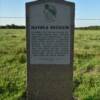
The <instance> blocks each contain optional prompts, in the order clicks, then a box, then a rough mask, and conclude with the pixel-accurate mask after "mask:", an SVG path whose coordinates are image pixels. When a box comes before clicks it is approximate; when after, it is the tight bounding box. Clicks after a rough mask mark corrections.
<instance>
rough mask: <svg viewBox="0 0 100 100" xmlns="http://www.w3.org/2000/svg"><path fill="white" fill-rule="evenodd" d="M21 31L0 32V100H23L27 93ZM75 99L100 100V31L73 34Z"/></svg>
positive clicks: (23, 35) (23, 34)
mask: <svg viewBox="0 0 100 100" xmlns="http://www.w3.org/2000/svg"><path fill="white" fill-rule="evenodd" d="M25 36H26V34H25V30H23V29H17V30H16V29H0V100H22V97H24V96H25V91H26V43H25V41H26V38H25ZM74 52H75V54H74V89H73V93H74V97H75V98H77V99H78V100H100V30H97V31H96V30H86V31H85V30H76V31H75V49H74Z"/></svg>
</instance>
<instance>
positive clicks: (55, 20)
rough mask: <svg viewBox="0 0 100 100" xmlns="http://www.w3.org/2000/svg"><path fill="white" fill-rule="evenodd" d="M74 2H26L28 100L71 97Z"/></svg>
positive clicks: (66, 99)
mask: <svg viewBox="0 0 100 100" xmlns="http://www.w3.org/2000/svg"><path fill="white" fill-rule="evenodd" d="M74 10H75V5H74V3H72V2H68V1H64V0H38V1H33V2H29V3H26V31H27V35H26V37H27V100H72V99H73V95H72V90H73V47H74V46H73V44H74V12H75V11H74Z"/></svg>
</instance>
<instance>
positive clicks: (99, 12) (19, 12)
mask: <svg viewBox="0 0 100 100" xmlns="http://www.w3.org/2000/svg"><path fill="white" fill-rule="evenodd" d="M29 1H34V0H0V25H5V24H17V25H25V2H29ZM68 1H73V2H75V4H76V15H75V19H76V21H75V23H76V26H89V25H100V20H80V19H100V0H68ZM3 17H4V18H3ZM6 17H22V18H19V19H18V18H6Z"/></svg>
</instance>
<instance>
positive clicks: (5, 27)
mask: <svg viewBox="0 0 100 100" xmlns="http://www.w3.org/2000/svg"><path fill="white" fill-rule="evenodd" d="M25 28H26V26H24V25H15V24H12V25H4V26H2V25H1V26H0V29H25ZM75 29H77V30H79V29H81V30H88V29H89V30H100V26H88V27H75Z"/></svg>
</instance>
